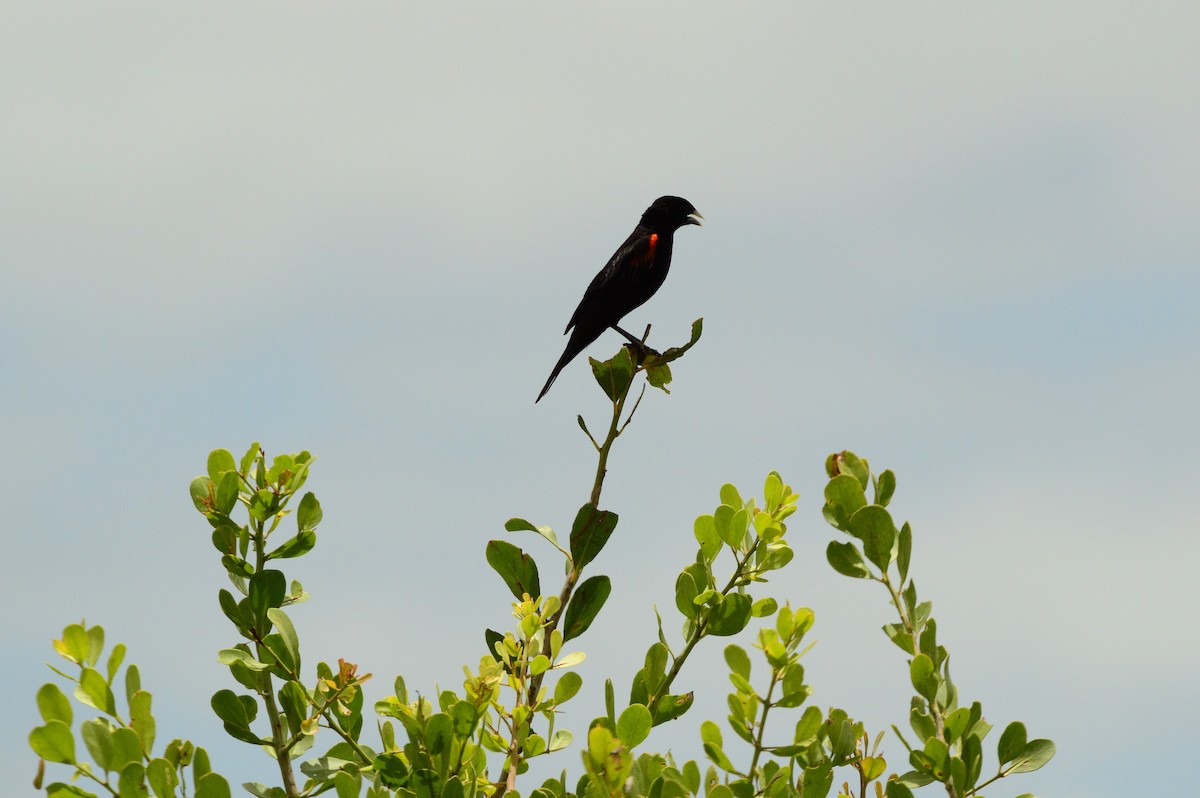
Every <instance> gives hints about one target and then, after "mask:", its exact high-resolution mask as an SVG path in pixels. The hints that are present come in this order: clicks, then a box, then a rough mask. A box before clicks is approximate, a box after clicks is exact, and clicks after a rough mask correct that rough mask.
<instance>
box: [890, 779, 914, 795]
mask: <svg viewBox="0 0 1200 798" xmlns="http://www.w3.org/2000/svg"><path fill="white" fill-rule="evenodd" d="M886 795H887V798H913V794H912V790H910V789H908V787H906V786H904V785H903V784H901V783H900V782H899V781H896V780H894V779H893V780H892V781H889V782H888V783H887V790H886Z"/></svg>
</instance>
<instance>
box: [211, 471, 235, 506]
mask: <svg viewBox="0 0 1200 798" xmlns="http://www.w3.org/2000/svg"><path fill="white" fill-rule="evenodd" d="M214 481H215V482H216V485H217V490H216V494H215V500H216V504H215V509H216V511H217V512H218V513H220V514H221V515H224V516H228V515H229V514H230V513H232V512H233V508H234V507H237V502H238V492H239V491H240V490H241V480H240V479H239V478H238V475H237V474H236V473H234V472H233V471H226V472H225V473H224V474H222V475H221V478H220V479H219V480H214Z"/></svg>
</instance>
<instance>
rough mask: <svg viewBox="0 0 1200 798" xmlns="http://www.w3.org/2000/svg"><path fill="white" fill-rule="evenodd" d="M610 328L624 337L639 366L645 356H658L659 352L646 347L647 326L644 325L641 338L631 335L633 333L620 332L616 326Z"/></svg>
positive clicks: (648, 326)
mask: <svg viewBox="0 0 1200 798" xmlns="http://www.w3.org/2000/svg"><path fill="white" fill-rule="evenodd" d="M612 328H613V329H614V330H616V331H617V332H619V333H620V334H621V335H623V336H625V339H626V340H627V341H629V344H628V346H629V348H630V350H632V352H633V354H634V356H635V359H636V360H637V364H638V365H639V366H640V365H641V364H642V361H644V360H645V359H646V356H647V355H657V354H659V352H658V351H657V350H654V349H651V348H650V347H648V346H646V339H647V338H649V337H650V325H649V324H647V325H646V332H645V333H643V334H642V337H641V338H638V337H637V336H635V335H633V333H630V332H628V331H626V330H622V329H621V328H620V327H619V326H617V325H616V324H614V325H612Z"/></svg>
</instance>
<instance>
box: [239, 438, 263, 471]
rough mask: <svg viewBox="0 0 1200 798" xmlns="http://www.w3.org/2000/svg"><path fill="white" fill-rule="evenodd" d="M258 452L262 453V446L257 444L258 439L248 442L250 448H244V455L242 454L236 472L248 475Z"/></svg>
mask: <svg viewBox="0 0 1200 798" xmlns="http://www.w3.org/2000/svg"><path fill="white" fill-rule="evenodd" d="M260 454H262V447H261V446H260V445H259V443H258V441H255V442H254V443H252V444H250V448H249V449H247V450H246V453H245V454H244V455H242V460H241V464H240V465H239V467H238V473H240V474H242V475H243V476H248V475H249V474H250V466H252V465H254V461H255V460H256V459H257V458H258V457H259V455H260Z"/></svg>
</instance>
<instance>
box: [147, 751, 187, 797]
mask: <svg viewBox="0 0 1200 798" xmlns="http://www.w3.org/2000/svg"><path fill="white" fill-rule="evenodd" d="M146 781H148V782H150V789H152V790H154V794H155V795H156V796H158V798H172V796H173V795H174V794H175V785H176V784H177V783H178V781H179V779H178V777H177V775H176V773H175V768H173V767H171V763H170V762H168V761H167V760H165V759H152V760H150V764H149V765H147V766H146Z"/></svg>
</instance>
